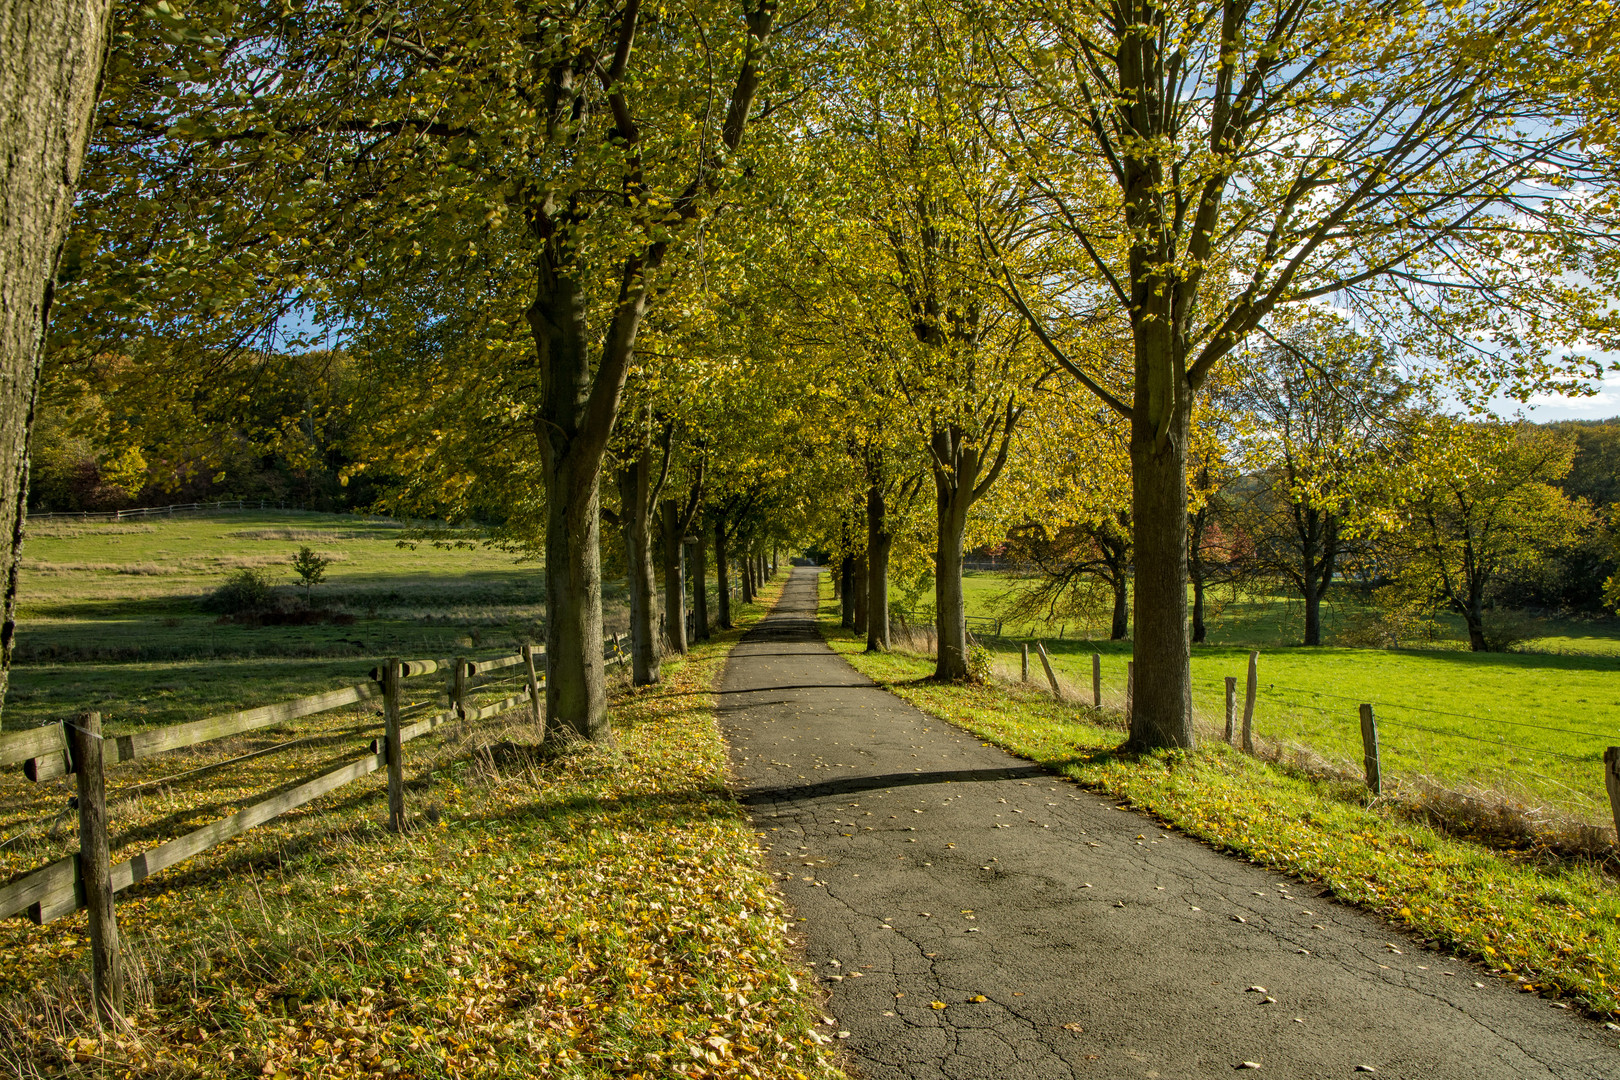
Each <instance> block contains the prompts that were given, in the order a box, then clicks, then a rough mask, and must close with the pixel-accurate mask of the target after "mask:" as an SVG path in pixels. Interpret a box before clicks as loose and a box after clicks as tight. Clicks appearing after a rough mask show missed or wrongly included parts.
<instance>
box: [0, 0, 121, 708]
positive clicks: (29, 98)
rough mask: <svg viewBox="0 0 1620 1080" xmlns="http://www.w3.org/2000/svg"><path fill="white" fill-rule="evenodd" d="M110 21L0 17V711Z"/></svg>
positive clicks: (56, 10)
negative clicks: (31, 465) (58, 303)
mask: <svg viewBox="0 0 1620 1080" xmlns="http://www.w3.org/2000/svg"><path fill="white" fill-rule="evenodd" d="M111 10H112V3H111V0H29V2H28V3H26V4H25V3H15V2H14V3H8V4H6V5H5V6H4V7H0V514H3V515H4V516H3V517H0V524H3V527H4V538H3V540H0V576H3V577H4V579H5V601H4V605H3V606H4V610H3V612H0V618H3V620H4V621H3V622H0V703H3V702H4V700H5V691H6V682H7V679H8V677H9V673H10V670H11V649H12V641H13V638H14V637H15V634H16V616H17V572H18V563H19V561H20V560H21V558H22V542H23V519H24V517H25V516H26V514H27V509H28V436H29V431H30V429H31V428H32V426H33V417H34V397H35V392H36V388H37V386H38V384H39V367H40V360H41V356H42V354H43V350H44V344H45V331H46V328H47V327H48V326H49V325H50V318H51V304H52V300H53V297H54V292H55V280H56V274H57V268H58V262H59V260H60V258H61V254H62V244H63V241H64V239H65V238H66V236H67V230H68V221H69V217H70V214H71V212H72V209H73V195H74V190H75V188H76V185H77V183H78V179H79V169H80V166H81V165H82V163H83V161H84V152H85V145H86V143H87V142H88V140H89V137H90V122H91V117H92V116H93V114H94V112H95V107H96V94H97V91H98V88H99V85H100V81H101V71H102V67H103V65H104V63H105V62H106V55H107V46H108V37H109V33H110V29H111V18H110V16H111Z"/></svg>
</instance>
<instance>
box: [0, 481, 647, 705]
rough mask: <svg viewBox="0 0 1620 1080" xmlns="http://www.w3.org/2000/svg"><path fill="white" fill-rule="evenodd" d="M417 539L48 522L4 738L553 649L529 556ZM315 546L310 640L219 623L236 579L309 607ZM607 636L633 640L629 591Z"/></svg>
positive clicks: (247, 519) (288, 520) (37, 536)
mask: <svg viewBox="0 0 1620 1080" xmlns="http://www.w3.org/2000/svg"><path fill="white" fill-rule="evenodd" d="M449 539H450V545H448V546H447V545H444V544H440V545H435V544H434V543H433V542H431V541H428V540H425V539H420V538H418V536H417V534H413V533H412V532H410V531H409V530H407V529H406V528H405V527H403V526H402V525H400V524H399V523H397V522H392V521H387V520H380V519H371V518H361V517H355V516H350V515H342V514H318V513H300V512H286V511H268V512H243V513H222V514H206V515H192V516H187V517H177V518H167V519H155V520H151V521H143V522H118V523H81V522H72V521H61V520H55V521H49V520H48V521H42V522H37V523H34V524H31V525H30V526H29V527H28V539H27V543H26V547H25V549H24V563H23V571H22V581H21V588H20V593H21V595H20V601H19V617H18V632H17V660H16V662H17V666H16V667H15V668H14V669H13V671H12V674H11V692H10V694H9V695H8V698H7V701H6V709H5V726H6V727H8V728H9V727H13V726H17V727H26V726H30V725H32V724H34V723H38V722H41V721H44V720H48V719H60V718H61V717H62V716H63V715H65V714H67V713H71V712H75V711H78V710H82V709H91V708H94V709H99V710H101V711H102V712H103V713H104V714H106V715H107V717H108V719H109V721H110V722H117V723H134V724H149V723H170V722H177V721H184V720H192V719H196V718H198V717H201V716H208V715H212V714H214V713H218V712H222V711H227V710H230V709H235V708H241V707H246V706H251V705H256V704H262V703H263V702H266V701H275V700H278V699H280V698H284V697H292V696H296V695H299V694H309V693H314V692H316V691H319V690H323V689H328V688H335V687H338V686H343V685H347V684H349V683H352V682H354V681H355V680H356V677H357V673H363V672H364V670H365V669H366V668H368V667H369V666H370V664H371V662H372V661H373V660H375V659H376V658H379V657H383V656H387V655H404V656H430V655H431V656H446V655H454V654H456V653H458V652H469V653H471V652H492V651H497V650H500V649H504V648H507V647H508V646H513V645H517V644H519V643H521V642H523V641H534V640H538V639H539V638H540V635H541V626H542V618H543V615H544V609H545V578H544V574H543V572H542V571H541V569H540V568H539V565H538V564H537V563H536V562H533V561H528V560H525V559H524V558H522V557H521V556H520V555H518V554H515V553H511V552H506V551H499V550H493V549H490V548H486V547H478V546H474V545H472V544H471V543H470V542H468V541H467V540H466V538H464V537H463V538H460V541H461V542H460V544H459V546H455V540H456V539H457V538H456V537H451V538H449ZM303 546H309V547H311V548H313V549H315V550H316V551H317V552H319V553H321V554H323V555H325V556H326V557H328V558H330V559H332V564H331V566H330V567H329V568H328V570H327V580H326V582H325V583H324V584H322V585H318V586H316V588H315V590H314V594H313V604H312V606H313V607H315V608H318V609H325V611H326V612H327V614H326V615H323V616H322V617H321V619H320V620H319V621H310V622H308V623H307V624H304V625H296V624H295V625H258V624H255V622H254V621H252V620H244V621H235V620H232V619H229V618H224V617H222V616H221V615H220V614H218V613H216V612H213V611H209V610H206V609H205V606H204V598H205V597H206V596H207V595H208V594H209V593H211V592H212V591H213V590H214V589H216V588H218V587H219V585H220V584H221V583H223V581H224V580H225V578H226V577H227V576H228V575H229V574H230V573H231V572H232V571H234V570H237V569H240V568H243V567H253V568H259V569H264V570H267V571H269V572H270V573H271V574H272V575H274V576H275V578H276V580H277V582H278V585H277V589H278V591H281V592H283V593H284V594H286V598H285V603H286V605H287V606H288V607H289V608H291V609H293V610H294V611H296V610H297V609H299V608H300V607H301V606H302V605H303V598H302V592H301V590H298V589H297V588H296V587H295V585H294V582H295V581H296V580H297V578H296V575H295V574H294V573H293V571H292V566H291V560H292V557H293V556H294V555H295V554H296V553H297V551H298V549H299V548H300V547H303ZM608 590H609V591H608V596H607V606H606V619H607V625H608V627H609V629H610V630H612V629H615V628H617V629H622V628H623V622H624V616H623V614H622V608H623V597H622V582H620V581H616V580H613V579H611V578H610V581H609V586H608Z"/></svg>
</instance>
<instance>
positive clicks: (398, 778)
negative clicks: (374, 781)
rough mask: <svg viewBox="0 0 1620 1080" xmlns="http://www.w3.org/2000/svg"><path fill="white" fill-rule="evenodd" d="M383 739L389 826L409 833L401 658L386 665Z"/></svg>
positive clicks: (384, 672) (393, 659) (384, 667)
mask: <svg viewBox="0 0 1620 1080" xmlns="http://www.w3.org/2000/svg"><path fill="white" fill-rule="evenodd" d="M383 724H384V731H383V736H384V739H385V740H386V742H385V743H384V749H385V751H386V752H387V755H388V827H389V828H390V829H392V830H394V831H395V832H404V831H405V746H404V743H402V742H401V741H400V738H399V658H398V657H391V658H390V659H389V660H387V661H386V662H384V664H383Z"/></svg>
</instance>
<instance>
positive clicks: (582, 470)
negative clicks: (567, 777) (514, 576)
mask: <svg viewBox="0 0 1620 1080" xmlns="http://www.w3.org/2000/svg"><path fill="white" fill-rule="evenodd" d="M544 465H545V467H544V468H543V469H542V471H543V473H544V474H545V478H546V718H547V719H546V730H547V732H548V733H551V732H556V731H559V730H564V729H567V730H571V731H572V732H574V733H575V734H577V735H578V736H580V737H581V738H584V739H589V740H591V741H592V742H605V741H609V740H611V738H612V733H611V730H610V729H609V728H608V722H607V690H606V686H605V682H604V673H603V670H602V555H601V536H600V530H601V513H600V511H601V507H600V503H599V498H600V497H599V493H598V481H599V478H600V476H601V472H600V469H601V460H600V459H599V458H598V459H597V460H594V461H588V460H584V459H583V458H582V457H565V456H553V457H552V458H551V460H550V461H547V462H545V463H544ZM582 474H583V475H582Z"/></svg>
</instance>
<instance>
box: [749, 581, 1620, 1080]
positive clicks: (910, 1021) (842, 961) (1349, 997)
mask: <svg viewBox="0 0 1620 1080" xmlns="http://www.w3.org/2000/svg"><path fill="white" fill-rule="evenodd" d="M815 581H816V571H814V570H812V569H808V568H796V569H795V570H794V571H793V576H792V578H791V579H790V581H789V583H788V586H787V590H786V592H785V594H784V595H783V598H782V600H781V602H780V603H779V604H778V606H777V608H776V610H775V612H774V613H773V614H772V615H771V616H770V617H769V618H767V619H766V620H764V621H763V622H762V623H761V624H760V625H759V626H758V627H756V628H755V629H754V630H753V631H752V632H751V633H750V634H749V635H748V636H747V637H746V638H745V639H744V640H743V642H742V643H741V644H739V645H738V646H737V648H736V650H735V651H734V652H733V653H732V656H731V660H730V664H729V666H728V668H727V670H726V674H725V681H724V685H723V693H722V696H721V697H722V704H721V708H722V718H723V723H724V726H725V731H726V736H727V738H728V740H729V741H730V745H731V753H732V765H733V781H734V785H735V790H736V792H737V794H738V796H739V797H740V798H741V799H742V800H743V801H744V803H746V805H747V806H748V807H749V808H750V812H751V813H752V814H753V817H754V820H755V822H756V825H757V831H759V832H760V833H762V834H763V836H764V839H763V840H762V841H761V843H762V844H763V845H766V852H767V859H768V865H769V867H770V868H771V869H772V870H773V871H774V872H775V873H776V875H777V879H778V881H779V882H780V886H781V889H782V891H783V892H784V893H785V895H786V896H787V898H788V899H789V901H790V902H791V903H792V905H793V906H794V907H795V908H796V909H797V911H798V914H799V916H800V917H801V918H802V920H803V921H802V922H800V923H799V924H798V926H799V928H800V930H801V932H802V934H801V936H802V938H803V940H804V949H805V952H806V954H807V959H808V960H809V962H810V963H812V964H813V965H814V968H813V970H814V971H815V972H816V973H817V976H818V978H819V979H820V981H821V983H822V985H823V986H825V987H826V989H827V991H828V992H829V995H830V997H829V1001H828V1005H827V1009H828V1012H827V1015H828V1017H829V1018H831V1019H832V1020H833V1021H834V1023H833V1024H832V1025H830V1026H827V1027H824V1028H823V1029H822V1030H823V1031H824V1032H826V1033H828V1034H830V1035H831V1036H832V1037H833V1038H835V1039H836V1038H841V1039H842V1041H841V1043H840V1045H841V1046H842V1047H843V1048H844V1050H845V1051H847V1059H846V1065H847V1067H848V1068H849V1069H850V1071H851V1072H852V1073H854V1074H855V1075H857V1076H861V1077H866V1078H870V1080H880V1078H882V1080H886V1078H902V1077H904V1078H918V1080H923V1078H935V1077H951V1078H961V1080H970V1078H971V1080H981V1078H982V1080H1015V1078H1023V1077H1030V1078H1035V1077H1041V1078H1045V1077H1069V1076H1081V1077H1146V1078H1150V1080H1151V1078H1160V1077H1163V1078H1181V1077H1188V1078H1195V1077H1215V1076H1223V1075H1226V1074H1227V1073H1229V1072H1232V1071H1235V1070H1243V1069H1245V1068H1253V1067H1256V1066H1257V1067H1258V1070H1259V1071H1260V1072H1261V1073H1264V1074H1266V1075H1272V1076H1278V1077H1301V1078H1305V1077H1352V1076H1356V1075H1360V1074H1361V1073H1364V1072H1372V1074H1373V1075H1375V1076H1381V1077H1406V1078H1411V1080H1434V1078H1446V1077H1458V1078H1464V1077H1466V1078H1470V1080H1472V1078H1495V1077H1501V1078H1503V1080H1525V1078H1538V1077H1606V1078H1620V1042H1617V1033H1616V1032H1613V1031H1609V1030H1606V1029H1605V1028H1604V1027H1603V1026H1602V1025H1600V1024H1596V1023H1593V1022H1592V1021H1589V1020H1587V1019H1584V1018H1582V1017H1579V1016H1577V1015H1575V1014H1573V1013H1572V1012H1570V1011H1568V1010H1564V1009H1560V1008H1557V1007H1556V1006H1555V1005H1553V1004H1552V1003H1550V1002H1548V1001H1546V1000H1544V999H1542V998H1539V997H1536V996H1534V995H1531V994H1523V993H1518V992H1516V991H1514V990H1513V989H1512V988H1511V987H1510V986H1509V985H1508V984H1506V983H1504V982H1503V981H1502V980H1501V979H1498V978H1495V977H1492V976H1489V975H1487V974H1485V973H1484V972H1483V971H1480V970H1477V969H1475V968H1473V967H1472V966H1471V965H1469V964H1468V963H1466V962H1463V961H1459V960H1455V959H1450V958H1448V957H1445V956H1443V955H1440V954H1438V953H1434V952H1430V951H1428V950H1426V949H1423V948H1421V947H1419V946H1417V945H1416V944H1415V943H1413V942H1412V941H1411V939H1409V938H1407V937H1406V936H1404V935H1403V934H1402V933H1401V932H1399V931H1397V930H1394V929H1392V928H1390V927H1388V926H1386V925H1384V924H1383V923H1381V922H1379V921H1378V920H1376V919H1374V918H1372V917H1370V916H1368V915H1365V914H1363V913H1361V912H1359V911H1356V910H1354V909H1352V908H1349V907H1346V906H1342V905H1340V904H1337V903H1335V902H1333V901H1332V900H1330V899H1328V898H1327V897H1325V896H1324V895H1323V894H1322V892H1321V891H1320V890H1319V889H1317V888H1315V887H1313V886H1311V885H1309V884H1307V883H1303V882H1300V881H1295V880H1292V879H1289V878H1287V877H1283V876H1280V875H1278V874H1274V873H1270V872H1267V871H1265V870H1262V869H1260V868H1258V867H1255V866H1252V865H1250V864H1248V863H1244V862H1240V861H1238V860H1236V859H1233V858H1230V857H1228V856H1224V855H1221V854H1219V853H1217V852H1215V851H1212V850H1210V849H1209V848H1207V847H1205V846H1204V845H1202V844H1199V843H1197V842H1196V841H1193V840H1189V839H1187V838H1186V837H1183V836H1180V835H1177V834H1175V833H1171V832H1167V831H1166V830H1164V829H1162V828H1158V827H1156V826H1155V825H1154V824H1153V822H1152V821H1150V820H1149V819H1148V818H1146V817H1144V816H1142V815H1140V814H1138V813H1135V812H1133V811H1130V810H1126V809H1123V808H1121V807H1119V806H1117V805H1116V804H1115V803H1113V802H1111V801H1109V800H1107V799H1103V798H1099V797H1097V796H1095V795H1092V794H1090V793H1088V792H1086V791H1084V790H1082V789H1080V788H1078V787H1076V786H1075V785H1074V784H1072V783H1069V782H1067V781H1064V780H1061V779H1058V778H1056V777H1054V776H1052V775H1050V774H1048V773H1046V772H1045V771H1043V770H1042V769H1040V768H1039V767H1038V766H1035V765H1033V764H1031V763H1029V762H1027V761H1024V760H1023V759H1021V758H1017V757H1014V756H1012V755H1010V754H1007V753H1005V752H1003V751H1001V750H999V749H996V748H995V747H991V746H986V745H984V744H983V743H981V742H980V741H979V740H978V739H976V738H974V737H972V736H971V735H969V734H967V733H966V732H964V731H961V730H960V729H957V728H955V727H952V726H951V725H949V724H945V723H941V722H939V721H937V720H932V719H930V718H928V717H926V716H924V715H923V714H922V713H921V712H919V711H917V710H916V709H915V708H913V707H912V706H910V705H908V704H906V703H905V702H902V701H900V700H899V699H898V698H895V697H894V696H892V695H890V694H887V693H885V692H884V691H882V690H881V689H879V688H877V687H876V686H875V685H874V684H873V683H872V682H870V681H869V680H868V679H866V678H865V677H863V676H861V675H859V674H857V673H856V672H855V670H854V669H852V668H851V667H850V666H849V665H848V664H846V663H845V662H844V661H843V660H841V659H839V658H838V657H837V656H836V655H835V654H834V653H833V652H832V651H831V650H830V649H829V648H827V646H826V645H825V644H824V643H823V642H822V640H821V639H820V637H819V635H818V634H817V633H816V629H815V623H814V618H815V610H816V592H815ZM936 1003H937V1004H936ZM939 1005H942V1006H943V1007H942V1008H941V1007H938V1006H939ZM846 1033H847V1034H846ZM1246 1063H1248V1064H1246Z"/></svg>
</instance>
